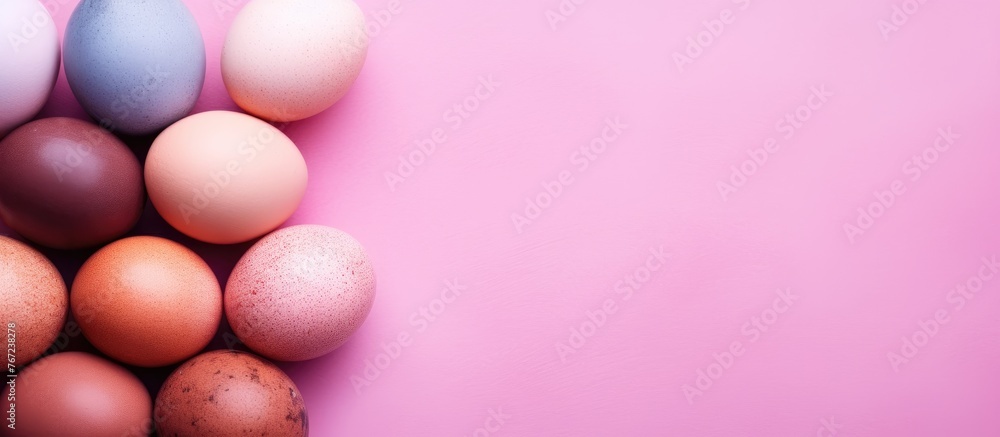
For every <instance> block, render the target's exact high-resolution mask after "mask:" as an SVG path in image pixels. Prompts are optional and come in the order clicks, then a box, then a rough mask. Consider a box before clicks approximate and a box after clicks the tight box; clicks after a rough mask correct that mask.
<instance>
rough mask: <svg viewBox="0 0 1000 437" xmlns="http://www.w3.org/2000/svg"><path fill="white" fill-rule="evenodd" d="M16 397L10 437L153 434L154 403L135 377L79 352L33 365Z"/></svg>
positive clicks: (20, 381) (21, 378) (19, 381)
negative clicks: (14, 418) (14, 416)
mask: <svg viewBox="0 0 1000 437" xmlns="http://www.w3.org/2000/svg"><path fill="white" fill-rule="evenodd" d="M16 393H17V399H16V402H15V403H16V411H17V413H16V427H17V428H16V430H15V432H14V433H12V435H14V436H74V437H108V436H115V437H119V436H122V437H124V436H145V435H147V434H149V431H150V430H151V429H152V420H151V418H150V413H151V412H152V409H153V408H152V407H153V405H152V404H153V401H152V399H150V396H149V392H148V391H146V387H145V386H144V385H142V382H141V381H139V378H137V377H136V376H135V375H133V374H132V373H130V372H129V371H128V370H125V369H124V368H122V367H121V366H119V365H117V364H114V363H112V362H110V361H108V360H105V359H103V358H99V357H96V356H94V355H90V354H86V353H83V352H61V353H58V354H55V355H50V356H48V357H45V358H43V359H41V360H38V361H36V362H34V363H33V364H32V365H30V366H28V367H26V368H25V369H24V370H23V371H22V372H21V374H20V375H19V376H18V379H17V392H16ZM4 428H5V429H6V427H4Z"/></svg>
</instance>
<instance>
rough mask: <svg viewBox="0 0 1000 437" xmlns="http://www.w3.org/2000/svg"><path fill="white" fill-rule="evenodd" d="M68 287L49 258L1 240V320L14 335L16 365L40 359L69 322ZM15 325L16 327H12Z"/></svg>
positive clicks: (17, 242)
mask: <svg viewBox="0 0 1000 437" xmlns="http://www.w3.org/2000/svg"><path fill="white" fill-rule="evenodd" d="M68 306H69V297H67V294H66V284H65V283H64V282H63V279H62V276H60V275H59V271H58V270H56V267H55V266H54V265H52V263H51V262H49V260H48V258H45V255H42V254H41V253H38V251H36V250H35V249H32V248H30V247H28V246H27V245H25V244H24V243H21V242H19V241H17V240H13V239H10V238H7V237H4V236H0V320H2V321H3V323H6V324H7V325H5V328H6V329H7V335H8V337H7V338H8V340H10V339H11V337H10V336H11V335H12V334H13V339H14V344H15V349H16V350H15V351H14V352H13V356H14V364H15V365H17V366H21V365H24V364H27V363H29V362H31V361H32V360H34V359H35V358H38V357H39V356H40V355H41V354H42V353H43V352H44V351H45V350H46V349H48V347H49V346H50V345H51V344H52V341H53V340H55V339H56V336H58V335H59V330H60V329H62V326H63V322H64V321H65V320H66V308H67V307H68ZM12 324H13V325H12Z"/></svg>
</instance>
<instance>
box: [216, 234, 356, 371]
mask: <svg viewBox="0 0 1000 437" xmlns="http://www.w3.org/2000/svg"><path fill="white" fill-rule="evenodd" d="M374 301H375V270H374V269H373V268H372V263H371V260H370V259H369V258H368V255H367V254H366V253H365V250H364V248H363V247H361V243H359V242H358V241H357V240H355V239H354V238H353V237H351V236H350V235H348V234H347V233H346V232H343V231H340V230H337V229H334V228H331V227H327V226H319V225H300V226H292V227H289V228H285V229H282V230H279V231H276V232H274V233H272V234H270V235H268V236H266V237H264V238H263V239H261V240H260V241H258V242H257V244H255V245H253V247H251V248H250V250H249V251H247V253H246V254H245V255H243V258H241V259H240V261H239V263H237V264H236V268H235V269H233V274H232V275H231V276H230V277H229V283H228V284H227V285H226V293H225V308H226V317H227V318H228V319H229V324H230V325H231V326H232V328H233V331H234V332H235V333H236V336H237V337H239V339H240V340H241V341H243V342H244V343H245V344H246V345H247V346H248V347H250V348H251V349H253V350H254V351H257V352H258V353H260V354H261V355H264V356H266V357H268V358H271V359H275V360H280V361H302V360H309V359H313V358H316V357H319V356H322V355H325V354H327V353H330V352H332V351H333V350H334V349H337V348H338V347H340V346H341V345H343V344H344V343H345V342H346V341H347V338H348V337H349V336H350V335H351V334H353V333H354V331H357V329H358V328H359V327H361V324H362V323H364V321H365V317H367V316H368V312H369V311H371V308H372V304H373V303H374Z"/></svg>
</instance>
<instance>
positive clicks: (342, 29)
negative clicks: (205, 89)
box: [222, 0, 368, 121]
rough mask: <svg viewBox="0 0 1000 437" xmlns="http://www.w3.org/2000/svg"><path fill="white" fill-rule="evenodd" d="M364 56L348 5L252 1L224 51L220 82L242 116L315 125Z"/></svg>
mask: <svg viewBox="0 0 1000 437" xmlns="http://www.w3.org/2000/svg"><path fill="white" fill-rule="evenodd" d="M367 54H368V36H367V35H366V34H365V17H364V14H363V13H362V12H361V8H359V7H358V5H357V4H355V3H354V2H353V1H351V0H252V1H251V2H250V3H248V4H247V5H246V6H245V7H244V8H243V10H241V11H240V13H239V14H238V15H237V16H236V19H235V20H233V24H232V27H230V29H229V34H228V35H227V36H226V42H225V45H224V46H223V48H222V78H223V80H224V81H225V84H226V88H227V89H228V90H229V95H230V96H232V98H233V100H234V101H236V104H238V105H239V106H240V107H241V108H243V109H244V110H246V111H247V112H249V113H251V114H254V115H256V116H258V117H261V118H264V119H266V120H274V121H295V120H301V119H303V118H308V117H312V116H313V115H316V114H319V113H320V112H322V111H323V110H325V109H327V108H329V107H330V106H332V105H333V104H334V103H336V102H337V101H338V100H340V99H341V98H342V97H343V96H344V95H345V94H347V90H348V89H350V87H351V85H352V84H354V81H355V79H357V78H358V75H359V74H360V73H361V67H362V66H364V63H365V57H366V56H367Z"/></svg>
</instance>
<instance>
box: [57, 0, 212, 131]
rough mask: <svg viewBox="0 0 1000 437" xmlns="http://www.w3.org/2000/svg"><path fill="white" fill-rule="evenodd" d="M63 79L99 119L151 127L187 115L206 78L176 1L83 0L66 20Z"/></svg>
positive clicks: (194, 37) (190, 26) (198, 47)
mask: <svg viewBox="0 0 1000 437" xmlns="http://www.w3.org/2000/svg"><path fill="white" fill-rule="evenodd" d="M63 63H64V64H65V68H66V79H67V80H68V81H69V86H70V88H71V89H72V90H73V94H75V95H76V98H77V100H79V102H80V104H81V105H82V106H83V108H84V109H85V110H87V112H88V113H90V115H91V116H92V117H94V118H95V119H96V120H97V121H98V122H99V123H101V125H103V126H105V127H107V128H109V129H111V130H113V131H116V132H121V133H124V134H129V135H143V134H149V133H154V132H157V131H159V130H161V129H163V128H165V127H167V126H169V125H170V124H172V123H173V122H175V121H177V120H180V119H181V118H183V117H185V116H186V115H188V114H189V113H190V112H191V110H192V109H193V108H194V105H195V102H196V101H197V100H198V96H199V95H200V94H201V88H202V85H203V84H204V83H205V43H204V40H203V39H202V36H201V31H200V30H199V29H198V23H197V22H196V21H195V19H194V16H193V15H192V14H191V11H189V10H188V9H187V7H186V6H185V5H184V4H183V3H182V2H181V1H180V0H83V1H81V2H80V4H79V5H77V7H76V9H75V10H74V11H73V15H72V16H71V17H70V19H69V24H67V26H66V35H65V38H64V43H63Z"/></svg>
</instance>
